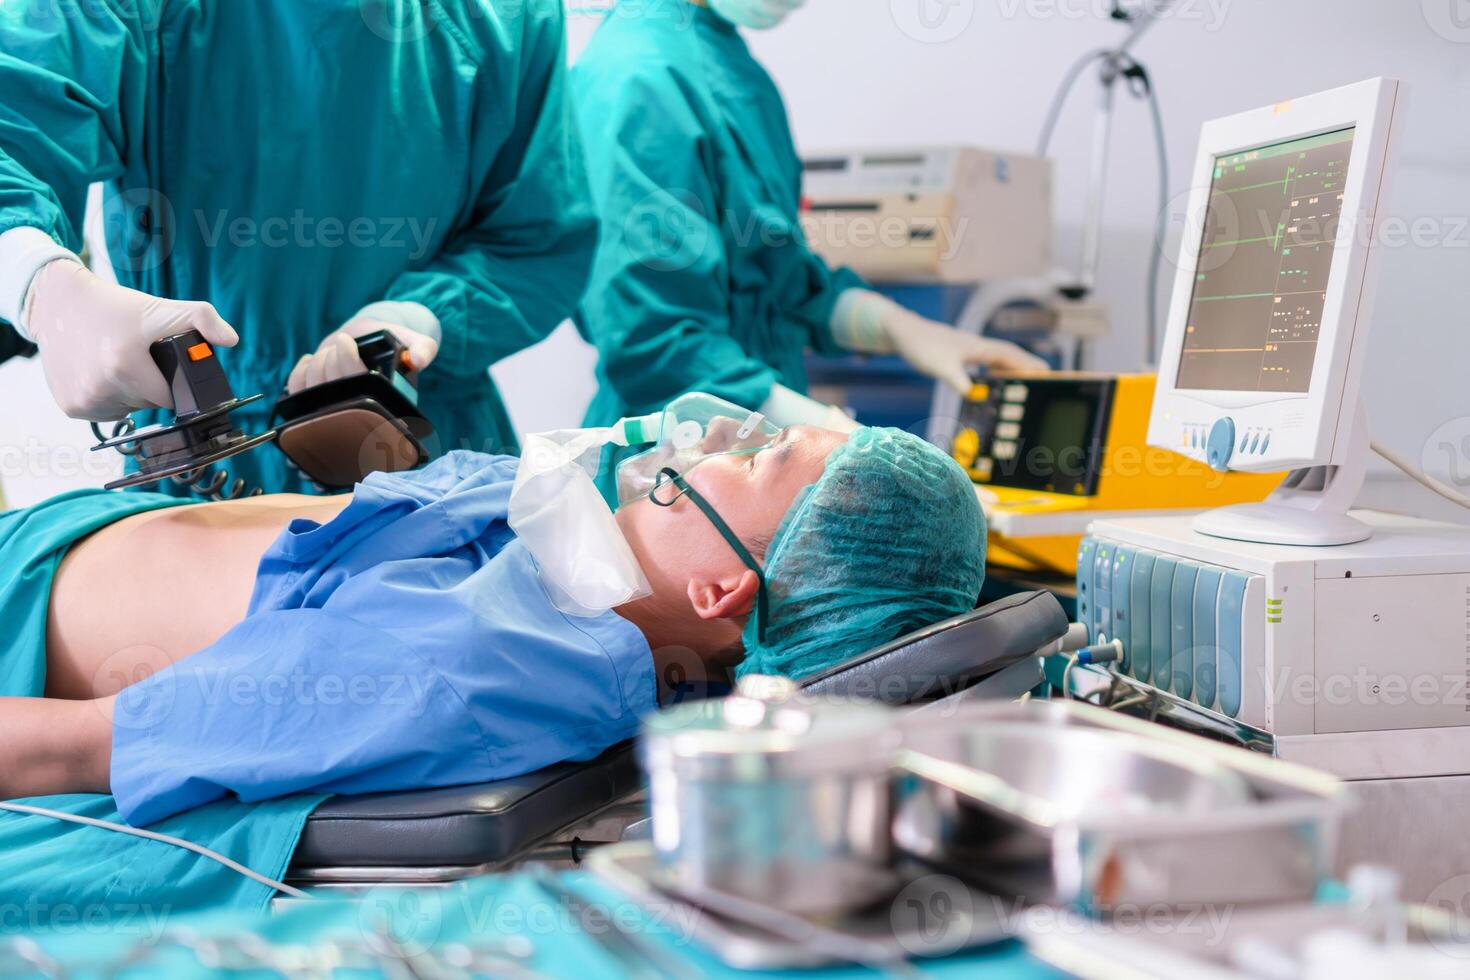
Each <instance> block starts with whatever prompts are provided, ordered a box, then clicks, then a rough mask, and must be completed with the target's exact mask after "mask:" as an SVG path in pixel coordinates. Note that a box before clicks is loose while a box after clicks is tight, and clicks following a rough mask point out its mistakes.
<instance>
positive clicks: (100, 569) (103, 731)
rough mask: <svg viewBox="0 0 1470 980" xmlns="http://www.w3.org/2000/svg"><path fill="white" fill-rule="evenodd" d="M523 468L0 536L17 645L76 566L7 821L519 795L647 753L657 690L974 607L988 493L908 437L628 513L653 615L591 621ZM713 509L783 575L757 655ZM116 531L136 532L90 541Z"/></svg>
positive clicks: (8, 521) (780, 665) (10, 735)
mask: <svg viewBox="0 0 1470 980" xmlns="http://www.w3.org/2000/svg"><path fill="white" fill-rule="evenodd" d="M516 466H517V460H516V459H514V458H512V457H503V456H486V455H480V454H475V453H466V452H456V453H450V454H449V455H448V456H446V457H444V458H443V459H440V460H438V461H437V462H435V463H433V464H431V465H430V466H429V467H427V468H426V469H424V470H421V471H419V472H416V473H407V474H397V475H386V474H377V475H374V476H373V477H370V478H369V479H368V480H366V481H365V482H364V483H362V484H359V485H358V487H357V488H356V490H355V491H354V492H353V493H352V494H351V495H350V496H342V497H335V498H313V497H301V496H290V495H276V496H267V497H259V498H254V499H250V500H243V501H233V502H228V503H207V504H194V505H186V506H173V504H175V503H176V501H173V500H172V499H171V498H166V497H162V496H152V495H146V494H125V495H119V494H107V493H102V492H96V493H93V492H87V493H83V494H72V495H68V496H65V497H61V498H57V499H55V500H53V501H49V502H47V503H46V504H43V505H40V506H39V507H36V508H31V509H29V510H25V511H17V512H13V513H10V514H6V515H3V516H0V557H3V560H4V561H5V563H6V565H7V568H6V574H7V576H9V577H11V582H12V584H11V585H10V586H7V587H5V588H4V589H3V590H0V608H4V610H5V614H6V615H5V618H6V621H7V622H8V623H12V624H13V623H17V622H20V621H22V619H23V618H28V620H29V621H32V622H36V623H39V621H40V620H39V612H38V603H39V602H44V601H45V600H44V599H43V598H39V597H44V596H45V595H46V594H47V591H46V589H45V588H44V582H43V583H42V586H41V587H39V588H38V587H37V585H36V580H37V577H38V576H50V575H51V571H50V569H51V568H53V567H55V561H56V559H57V556H58V555H59V554H63V553H64V554H65V558H64V559H63V560H61V563H60V566H59V569H57V570H56V571H55V576H54V581H52V582H51V588H50V589H49V606H48V607H47V610H46V619H45V628H44V643H42V642H41V636H40V633H41V632H42V631H41V630H40V629H39V628H38V629H36V630H34V631H33V632H35V633H36V635H35V636H34V637H27V635H26V630H25V629H20V630H19V632H18V633H17V631H16V628H15V627H12V631H11V634H12V635H11V636H9V637H7V640H6V643H5V645H4V646H3V647H0V692H3V693H10V694H15V693H17V690H16V684H15V683H14V680H15V678H17V677H21V678H24V677H25V676H27V668H28V667H33V668H34V669H33V670H31V671H30V676H31V677H32V679H33V683H32V684H31V688H32V689H30V690H26V685H25V684H23V683H22V684H21V685H20V688H21V690H20V692H19V693H28V694H32V695H36V696H30V697H15V696H13V697H0V745H3V746H5V755H6V759H5V764H4V765H0V799H7V798H13V797H18V796H36V795H46V794H52V793H65V792H111V793H112V794H114V796H115V797H116V799H117V806H118V809H119V811H120V812H121V813H122V814H123V816H124V817H125V818H126V819H127V820H128V821H129V822H131V823H133V824H135V825H141V824H146V823H150V822H152V821H154V820H157V819H160V818H162V817H164V816H167V815H169V814H172V813H176V812H179V811H181V810H185V809H188V808H191V807H194V806H198V805H200V804H202V803H206V802H208V801H210V800H214V799H218V798H221V797H223V796H226V795H229V794H234V795H237V796H238V797H239V798H241V799H243V800H247V801H251V800H260V799H267V798H271V797H275V796H281V795H285V794H289V793H294V792H301V791H308V790H311V791H324V792H337V793H363V792H374V791H383V790H395V789H418V788H426V787H431V786H443V785H453V784H463V783H473V782H482V781H488V780H494V779H501V778H508V777H510V776H514V775H519V774H522V773H525V772H530V771H534V770H536V769H540V768H543V767H545V766H547V765H550V764H552V763H555V762H559V761H564V760H569V759H587V758H591V757H593V756H595V755H597V754H598V753H599V752H601V751H603V750H604V749H606V748H607V747H609V746H611V745H613V744H615V743H617V742H619V741H622V740H625V739H627V738H629V737H631V736H632V735H633V734H634V733H635V732H636V730H637V723H638V719H639V718H640V716H642V715H644V714H645V713H647V712H649V711H651V710H653V709H654V708H655V707H656V706H657V704H658V698H659V681H660V680H665V681H667V680H671V679H672V680H678V679H681V678H683V677H685V676H689V677H690V679H697V678H694V677H693V676H692V675H696V674H698V673H699V672H700V671H701V670H707V671H711V672H716V673H723V672H724V671H726V670H728V669H733V670H734V671H735V672H736V673H745V672H750V671H758V672H762V673H784V674H786V675H788V676H801V675H804V674H809V673H812V672H814V671H817V670H820V669H823V668H824V667H826V666H829V665H831V664H833V663H837V662H840V661H841V660H844V659H846V658H848V657H851V656H855V655H856V654H858V653H861V652H863V651H864V650H866V649H869V648H871V647H874V646H877V645H879V644H882V643H884V642H886V641H888V640H891V639H893V638H895V637H897V636H899V635H902V634H904V633H906V632H909V631H911V630H913V629H916V628H918V627H921V626H923V625H927V624H929V623H932V622H936V621H938V620H940V619H943V618H945V617H948V616H952V615H955V614H958V613H960V612H962V611H965V610H967V609H969V608H971V607H972V605H973V604H974V602H975V600H976V598H977V596H978V594H979V590H980V585H981V578H982V574H983V540H984V528H983V523H982V522H983V518H982V516H981V514H980V511H979V508H978V506H977V503H976V500H975V496H974V493H973V492H972V489H971V486H970V482H969V480H968V479H967V478H966V477H965V475H964V474H963V473H962V472H961V471H960V469H959V468H958V467H957V466H956V465H955V464H954V463H953V462H952V461H951V460H949V459H948V458H946V457H945V456H944V455H943V454H942V453H940V452H939V451H938V450H936V449H934V448H933V447H931V446H929V445H928V444H926V443H924V442H922V441H921V440H919V439H917V438H915V437H914V436H911V435H908V434H906V433H902V432H899V431H897V430H891V429H886V430H880V429H862V430H859V431H858V432H856V433H854V434H853V435H852V436H851V437H850V438H849V437H846V436H842V435H838V434H835V433H832V432H828V431H826V430H823V429H814V428H802V427H798V428H792V429H788V430H786V431H785V432H784V433H783V434H782V436H781V437H780V439H779V440H778V441H777V442H776V443H775V444H773V445H772V446H771V448H769V449H766V450H764V451H761V452H758V453H753V454H748V455H732V456H724V457H715V458H712V459H710V460H709V461H707V462H705V463H703V464H702V465H700V466H698V467H696V468H694V469H692V470H691V471H690V472H689V473H688V475H687V486H688V488H689V489H692V490H694V491H696V492H695V493H692V494H691V493H684V494H683V495H681V496H679V497H678V499H675V500H674V502H673V503H672V505H671V506H660V505H657V504H655V502H653V501H651V500H647V499H645V500H640V501H637V502H635V503H631V504H628V505H626V506H624V507H622V508H620V509H619V510H618V512H617V515H616V517H617V521H618V525H619V527H620V528H621V530H622V531H623V533H624V535H625V536H626V537H627V539H628V542H629V544H630V545H631V547H632V549H633V552H634V554H635V555H636V557H637V558H638V560H639V563H640V564H641V566H642V568H643V570H644V572H645V574H646V576H647V578H648V580H649V583H650V585H651V586H652V590H653V591H652V595H650V596H649V597H647V598H644V599H639V600H636V601H634V602H631V603H628V604H626V605H623V606H620V607H618V608H616V609H614V610H610V611H608V612H605V613H603V614H600V615H595V616H588V617H574V616H569V615H567V614H565V613H563V612H561V611H559V610H558V609H557V608H556V607H555V606H554V605H553V604H552V603H551V602H550V601H549V600H548V597H547V594H546V591H545V589H544V588H543V586H542V584H541V582H540V580H539V578H538V575H537V570H536V566H535V563H534V561H533V560H532V559H531V557H530V555H529V553H528V552H527V551H526V550H525V548H524V547H523V546H521V545H520V543H519V542H518V541H517V540H516V538H515V535H514V533H513V532H512V531H511V530H510V528H509V526H508V525H507V524H506V508H507V502H508V499H509V495H510V489H511V486H512V483H513V481H514V477H515V472H516ZM699 498H702V501H703V502H704V503H705V504H707V505H708V507H709V508H711V509H712V510H713V511H714V512H715V513H716V514H718V516H719V518H721V519H723V522H724V523H725V524H726V525H727V526H728V528H729V530H730V531H732V532H733V534H734V535H735V536H736V537H737V538H738V539H739V541H740V542H741V543H742V544H743V545H744V547H745V550H746V551H747V552H748V553H749V555H750V556H753V558H754V560H755V561H756V562H758V563H759V567H761V568H762V569H763V570H764V574H765V578H766V585H767V600H766V606H767V608H766V614H767V615H766V620H767V622H766V629H765V635H764V640H762V639H761V637H760V636H758V635H757V632H758V631H757V629H756V620H757V616H756V615H755V612H756V604H757V600H758V597H759V593H760V576H759V575H757V574H756V573H755V571H754V570H752V569H751V568H750V567H748V566H747V564H746V561H745V559H743V558H742V557H741V556H740V555H738V554H737V553H736V549H735V548H733V547H732V546H731V544H730V543H728V541H727V540H726V539H725V538H724V537H723V536H722V535H721V533H720V530H719V529H718V528H717V527H716V525H715V523H714V522H713V521H712V520H711V518H710V517H709V516H708V514H707V513H706V512H704V511H703V509H702V508H701V507H699V506H697V504H698V502H699ZM99 508H100V509H101V510H102V511H106V512H108V513H109V514H112V515H116V514H119V513H121V512H123V511H125V510H126V511H134V513H132V514H131V516H126V517H123V518H122V519H117V520H113V522H112V523H109V524H107V525H106V526H103V527H101V528H100V529H96V528H97V527H98V525H99V523H101V522H103V521H105V520H110V519H111V518H110V517H107V516H106V515H104V516H103V517H97V516H96V515H97V513H98V511H99ZM67 528H74V529H75V531H74V533H72V536H71V537H70V538H68V537H67V534H68V532H67V530H66V529H67ZM88 532H91V533H90V534H89V533H88ZM31 539H34V541H35V543H33V544H29V545H28V544H27V541H28V540H31ZM77 539H80V540H77ZM73 542H75V543H73ZM20 566H23V567H20ZM28 580H29V581H30V586H29V593H28V592H27V590H26V588H25V587H24V582H25V581H28ZM28 594H29V595H30V596H33V597H36V598H31V599H27V598H26V596H27V595H28ZM20 604H27V605H28V606H36V607H37V608H34V609H33V608H18V605H20ZM26 658H34V661H35V662H34V663H33V664H28V663H27V661H26ZM7 661H9V662H10V663H9V664H7ZM7 677H8V678H9V679H10V680H11V681H12V683H10V684H9V685H8V686H7V685H6V681H7ZM42 678H44V681H42V680H41V679H42ZM42 683H44V687H41V684H42Z"/></svg>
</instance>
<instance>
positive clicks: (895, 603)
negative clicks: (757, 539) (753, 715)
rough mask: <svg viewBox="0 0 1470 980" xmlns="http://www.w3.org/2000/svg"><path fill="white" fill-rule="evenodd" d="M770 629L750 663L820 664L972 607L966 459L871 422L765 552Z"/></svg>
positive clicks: (785, 669) (784, 669)
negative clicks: (958, 459) (962, 466)
mask: <svg viewBox="0 0 1470 980" xmlns="http://www.w3.org/2000/svg"><path fill="white" fill-rule="evenodd" d="M763 564H764V566H765V574H766V584H767V589H768V596H769V605H770V610H769V614H768V618H767V623H766V638H765V642H764V643H762V642H760V640H759V639H758V638H757V636H756V622H755V617H754V616H752V617H751V618H750V621H749V622H747V623H746V626H745V634H744V640H745V660H744V661H743V662H742V663H741V664H740V666H739V667H738V668H737V669H736V675H737V676H744V675H746V674H781V675H784V676H786V677H792V678H798V677H803V676H805V675H807V674H813V673H816V672H818V671H820V670H823V669H825V668H827V667H830V666H832V665H834V664H838V663H841V662H842V661H844V660H847V659H850V658H852V657H855V656H857V655H858V654H861V653H864V652H866V651H868V650H871V649H873V648H874V647H878V646H881V645H883V644H884V643H887V642H889V641H890V640H894V639H897V638H898V637H900V636H903V635H904V634H906V633H910V632H912V631H914V630H916V629H920V628H922V627H925V626H929V625H931V624H933V623H937V622H939V621H940V620H943V619H948V618H949V617H951V616H957V615H959V614H960V613H963V612H968V611H969V610H971V609H973V608H974V607H975V603H976V600H977V599H978V598H979V596H980V586H981V583H982V582H983V580H984V578H985V516H984V514H983V513H982V512H981V510H980V502H979V501H978V500H977V499H976V496H975V487H974V485H973V484H972V483H971V482H970V478H969V477H968V476H966V475H965V472H964V471H963V470H962V469H960V467H959V464H958V463H956V462H955V461H954V460H952V459H950V458H949V457H948V456H946V455H945V454H944V453H943V452H941V451H940V450H939V449H937V448H935V447H934V446H932V445H930V444H929V443H927V442H925V441H924V440H922V439H920V438H918V437H917V436H914V435H911V434H910V433H907V432H903V431H901V430H899V429H874V428H863V429H859V430H858V431H857V432H855V433H853V434H852V436H851V437H850V438H849V439H848V441H847V442H846V444H844V445H842V446H840V447H838V448H837V449H836V450H835V451H834V452H833V453H832V455H831V456H829V457H828V458H827V465H826V468H825V469H824V470H823V471H822V477H821V479H819V480H818V481H817V482H816V483H814V484H812V485H811V486H809V487H807V488H805V489H804V490H802V491H801V493H800V494H798V495H797V498H796V501H795V502H794V503H793V504H792V505H791V509H790V510H789V511H787V513H786V516H785V518H783V519H782V521H781V525H780V527H779V528H778V529H777V531H776V536H775V538H774V539H772V541H771V545H770V547H769V548H768V549H767V550H766V557H765V561H764V563H763Z"/></svg>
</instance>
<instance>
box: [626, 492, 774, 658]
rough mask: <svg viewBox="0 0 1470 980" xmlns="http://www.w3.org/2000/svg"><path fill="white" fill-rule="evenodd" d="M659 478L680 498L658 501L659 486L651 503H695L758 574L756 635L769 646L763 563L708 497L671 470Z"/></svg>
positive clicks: (662, 505)
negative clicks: (683, 497)
mask: <svg viewBox="0 0 1470 980" xmlns="http://www.w3.org/2000/svg"><path fill="white" fill-rule="evenodd" d="M658 476H659V485H660V486H661V485H662V484H663V483H664V482H669V483H672V484H673V485H674V486H676V487H678V488H679V495H678V496H676V497H674V498H672V499H670V500H668V501H663V500H660V499H659V497H658V489H659V486H655V487H654V488H653V492H652V493H651V494H650V495H649V498H648V499H649V500H651V501H653V503H654V504H655V505H657V506H659V507H672V506H673V505H674V502H675V501H677V500H678V499H679V497H681V496H687V497H688V498H689V499H690V500H692V501H693V502H694V506H696V507H698V508H699V510H700V512H701V513H703V514H704V516H705V517H706V518H708V519H709V522H710V523H711V524H713V525H714V526H715V530H716V531H719V532H720V537H722V538H724V539H725V543H726V544H728V545H729V546H730V547H731V549H733V550H734V552H735V554H736V556H737V557H739V559H740V560H741V561H742V562H744V563H745V567H746V568H748V569H750V570H751V571H752V572H755V577H756V579H757V581H759V583H760V588H759V591H757V593H756V597H755V634H756V636H757V637H758V638H759V639H760V641H761V642H762V643H765V642H766V608H767V599H766V572H765V569H763V568H761V566H760V562H758V561H756V560H755V556H754V555H752V554H751V553H750V551H749V549H747V548H746V547H745V545H744V544H743V543H742V542H741V540H740V539H739V538H738V537H736V536H735V532H734V531H732V530H730V525H728V524H726V523H725V521H724V519H723V518H722V517H720V515H719V514H718V513H716V511H715V509H714V508H713V507H712V506H710V503H709V501H708V500H705V499H704V497H703V496H701V495H700V493H699V491H697V490H695V489H694V488H693V487H691V486H690V485H689V482H688V481H687V480H685V479H684V478H683V477H682V476H680V475H679V471H678V470H675V469H671V468H669V467H667V466H665V467H664V468H663V469H661V470H659V471H658Z"/></svg>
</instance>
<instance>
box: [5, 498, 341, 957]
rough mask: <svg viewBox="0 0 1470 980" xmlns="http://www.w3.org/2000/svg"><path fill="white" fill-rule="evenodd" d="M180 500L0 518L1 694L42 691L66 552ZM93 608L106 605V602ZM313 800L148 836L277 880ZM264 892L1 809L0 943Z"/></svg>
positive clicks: (228, 875)
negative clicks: (19, 934) (205, 851)
mask: <svg viewBox="0 0 1470 980" xmlns="http://www.w3.org/2000/svg"><path fill="white" fill-rule="evenodd" d="M184 503H188V501H184V500H178V499H176V498H173V497H166V496H163V495H162V494H150V493H113V492H107V491H101V490H82V491H77V492H75V493H68V494H63V495H61V496H59V497H53V498H52V499H50V500H48V501H46V502H45V503H43V504H39V505H37V506H35V507H30V508H27V509H25V510H17V511H11V512H9V513H5V514H0V569H3V578H0V622H3V623H4V625H5V629H4V633H3V640H0V696H21V697H39V696H40V695H41V694H42V692H43V691H44V689H45V684H46V611H47V605H48V603H49V600H50V596H51V582H52V580H53V579H54V578H55V576H56V570H57V568H58V567H59V566H60V564H61V560H62V558H64V557H65V556H66V552H67V549H68V548H69V547H70V546H71V545H73V544H75V543H76V542H77V541H79V540H81V539H82V538H83V537H86V536H87V535H88V534H91V533H92V532H93V531H96V530H98V529H99V528H102V527H106V526H107V525H109V524H112V523H114V522H115V521H120V520H122V519H123V518H125V517H130V516H132V515H133V514H141V513H143V512H145V511H150V510H157V509H159V508H163V507H175V506H178V505H180V504H184ZM97 601H98V602H99V603H104V604H105V603H107V601H108V598H107V596H98V597H97ZM119 612H121V611H119ZM323 799H324V797H323V796H322V795H310V796H291V797H286V798H283V799H279V800H271V801H268V802H266V803H261V804H253V805H252V804H245V803H240V802H237V801H234V800H222V801H220V802H217V803H212V804H210V805H208V806H203V807H199V808H197V809H195V810H191V811H189V812H187V813H181V814H178V815H176V816H173V817H170V818H168V819H166V820H162V821H159V822H158V823H156V824H155V825H154V826H152V827H151V828H150V830H153V831H156V832H158V833H163V834H169V835H171V836H174V837H181V838H184V839H185V840H189V841H192V842H194V843H196V844H199V845H202V846H204V847H207V848H209V849H211V850H214V851H217V852H219V853H222V854H224V855H226V856H228V857H230V858H233V859H234V860H236V861H238V862H240V863H241V864H243V865H245V866H246V867H248V868H251V869H252V870H254V871H256V872H258V873H260V874H262V875H265V876H266V877H269V878H274V879H276V880H279V879H280V878H281V876H282V875H284V874H285V872H286V867H287V865H288V864H289V863H290V860H291V854H292V852H293V851H294V850H295V848H296V842H297V840H298V839H299V838H300V836H301V828H302V827H303V826H304V825H305V823H306V818H307V816H308V815H309V814H310V813H311V811H312V810H313V809H315V808H316V806H317V804H318V803H320V802H321V801H322V800H323ZM17 802H24V803H29V804H32V805H34V806H42V807H47V808H49V809H52V810H60V811H63V812H66V813H71V814H76V815H80V816H86V817H93V818H96V819H99V820H108V821H112V822H120V820H121V817H120V816H119V815H118V812H117V807H116V806H115V804H114V803H113V800H112V797H110V796H103V795H99V794H71V795H66V796H50V797H41V798H36V799H29V800H21V801H17ZM273 894H274V892H273V891H272V890H271V889H270V888H267V887H266V886H264V885H261V884H258V883H256V882H253V881H250V880H249V879H246V878H244V877H243V876H241V875H239V874H237V873H235V872H234V871H230V870H228V869H226V868H224V867H222V866H221V865H219V864H217V863H216V862H214V861H210V860H208V859H205V858H201V857H199V856H197V855H195V854H192V853H190V852H188V851H185V850H183V849H181V848H178V847H174V846H173V845H170V844H163V843H159V842H157V841H149V840H143V839H140V838H137V837H132V836H125V835H122V834H118V833H114V832H112V831H109V830H103V829H100V828H97V827H84V826H79V825H77V824H72V823H63V822H61V821H58V820H55V819H52V818H49V817H41V816H31V815H21V814H16V813H8V812H0V935H3V934H5V933H7V932H13V931H18V930H29V929H34V928H41V929H51V930H53V931H56V932H58V933H59V932H62V931H65V930H67V929H71V930H73V931H77V932H80V933H82V934H85V930H86V929H89V928H91V929H95V928H96V924H97V923H98V922H103V921H105V922H106V924H107V925H108V926H110V927H115V928H129V927H133V928H138V929H145V928H148V927H149V922H150V916H160V915H170V914H173V913H176V912H181V911H186V910H192V909H203V908H226V907H228V908H237V909H264V908H265V907H266V906H267V904H268V903H269V901H270V898H271V896H272V895H273ZM82 913H86V914H87V915H89V916H91V917H92V924H91V925H88V924H87V923H86V922H84V921H82V919H81V915H82ZM16 916H20V919H18V920H17V919H16V918H15V917H16ZM33 920H34V921H33ZM154 924H156V921H154Z"/></svg>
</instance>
